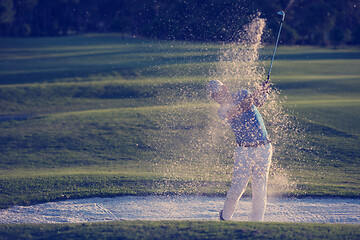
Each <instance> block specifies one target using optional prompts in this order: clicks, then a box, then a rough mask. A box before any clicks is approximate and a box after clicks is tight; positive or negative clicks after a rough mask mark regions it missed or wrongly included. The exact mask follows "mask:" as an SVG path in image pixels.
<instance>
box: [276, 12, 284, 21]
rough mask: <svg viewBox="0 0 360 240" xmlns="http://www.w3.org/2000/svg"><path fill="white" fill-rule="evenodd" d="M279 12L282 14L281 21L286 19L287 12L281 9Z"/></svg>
mask: <svg viewBox="0 0 360 240" xmlns="http://www.w3.org/2000/svg"><path fill="white" fill-rule="evenodd" d="M277 14H279V15H281V16H282V19H281V21H284V19H285V12H284V11H279V12H277Z"/></svg>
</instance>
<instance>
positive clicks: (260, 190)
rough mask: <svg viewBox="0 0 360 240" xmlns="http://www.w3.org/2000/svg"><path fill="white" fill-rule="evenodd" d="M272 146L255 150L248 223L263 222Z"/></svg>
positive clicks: (268, 145)
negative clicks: (250, 209) (250, 208)
mask: <svg viewBox="0 0 360 240" xmlns="http://www.w3.org/2000/svg"><path fill="white" fill-rule="evenodd" d="M271 156H272V146H271V144H267V145H264V146H261V147H259V148H257V149H256V151H255V152H254V156H253V157H256V158H257V159H256V163H257V164H256V166H254V168H253V177H252V182H251V184H252V212H251V216H250V221H263V220H264V214H265V208H266V192H267V180H268V176H269V168H270V164H271Z"/></svg>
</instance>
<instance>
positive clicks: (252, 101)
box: [226, 81, 270, 121]
mask: <svg viewBox="0 0 360 240" xmlns="http://www.w3.org/2000/svg"><path fill="white" fill-rule="evenodd" d="M269 92H270V83H269V82H268V81H266V82H264V84H262V87H261V88H260V89H259V90H256V91H254V92H253V93H251V94H249V95H248V96H247V97H245V98H244V99H243V100H242V101H241V102H240V103H239V104H238V105H236V106H234V107H232V108H230V109H229V111H228V112H227V114H226V118H227V119H228V120H229V121H230V120H231V119H233V118H234V117H236V116H239V115H241V114H243V113H244V112H246V111H248V110H249V109H250V108H251V106H252V105H255V106H257V107H261V106H262V105H263V104H264V102H265V100H266V95H267V94H269Z"/></svg>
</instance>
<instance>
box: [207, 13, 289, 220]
mask: <svg viewBox="0 0 360 240" xmlns="http://www.w3.org/2000/svg"><path fill="white" fill-rule="evenodd" d="M278 14H279V15H281V16H282V20H281V25H280V29H279V33H278V37H277V40H276V44H275V49H274V53H273V56H272V60H271V64H270V69H269V73H268V77H267V79H266V81H265V82H264V83H263V84H262V86H261V88H260V89H258V90H256V91H254V92H252V93H250V92H249V91H248V90H245V89H243V90H240V91H238V92H236V93H230V92H229V91H228V88H227V86H226V85H224V84H223V83H222V82H220V81H218V80H212V81H210V82H209V83H208V85H207V91H208V93H209V95H210V96H211V98H212V99H213V100H215V101H216V102H217V103H219V104H220V109H219V111H218V115H219V117H220V118H221V119H222V120H223V121H224V122H225V123H227V124H228V125H230V127H231V129H232V130H233V132H234V133H235V137H236V142H237V144H238V146H237V147H236V149H235V154H234V170H233V175H232V179H231V186H230V189H229V191H228V193H227V195H226V199H225V203H224V207H223V209H222V210H221V211H220V220H231V218H232V216H233V214H234V212H235V208H236V205H237V203H238V201H239V199H240V198H241V196H242V194H243V193H244V192H245V189H246V186H247V184H248V182H249V179H250V177H252V211H251V215H250V219H249V220H250V221H263V220H264V213H265V207H266V191H267V180H268V175H269V168H270V164H271V157H272V145H271V143H270V140H269V137H268V133H267V131H266V128H265V125H264V121H263V118H262V117H261V115H260V113H259V111H258V109H257V107H261V106H262V105H263V104H264V102H265V101H266V99H267V97H268V94H269V92H270V84H269V80H270V74H271V68H272V63H273V60H274V56H275V52H276V47H277V44H278V41H279V35H280V31H281V27H282V23H283V21H284V18H285V13H284V12H283V11H280V12H278Z"/></svg>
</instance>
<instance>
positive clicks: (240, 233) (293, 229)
mask: <svg viewBox="0 0 360 240" xmlns="http://www.w3.org/2000/svg"><path fill="white" fill-rule="evenodd" d="M359 235H360V229H359V227H358V226H356V225H345V224H337V225H335V224H297V223H293V224H289V223H247V222H242V223H240V222H216V221H155V222H149V221H122V222H107V223H86V224H1V225H0V239H4V240H5V239H29V240H30V239H160V238H162V239H284V240H285V239H291V240H295V239H312V240H313V239H328V240H331V239H334V240H337V239H344V240H346V239H354V240H355V239H358V237H359Z"/></svg>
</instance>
